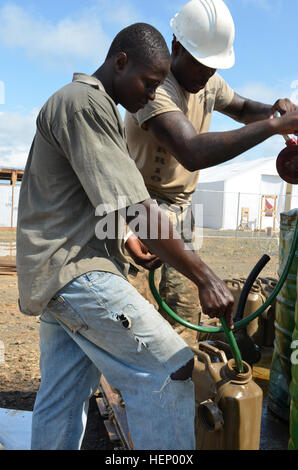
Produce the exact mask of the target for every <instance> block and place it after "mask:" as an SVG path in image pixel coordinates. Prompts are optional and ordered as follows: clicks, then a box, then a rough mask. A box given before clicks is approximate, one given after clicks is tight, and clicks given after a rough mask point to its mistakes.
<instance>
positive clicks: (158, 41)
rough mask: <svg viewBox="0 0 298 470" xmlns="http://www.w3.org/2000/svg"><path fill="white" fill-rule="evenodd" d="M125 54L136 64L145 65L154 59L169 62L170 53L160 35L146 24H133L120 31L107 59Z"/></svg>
mask: <svg viewBox="0 0 298 470" xmlns="http://www.w3.org/2000/svg"><path fill="white" fill-rule="evenodd" d="M119 52H125V53H126V55H127V57H128V58H129V59H130V58H131V59H133V60H134V61H135V62H136V63H144V64H146V63H147V62H148V61H150V62H151V61H152V60H154V59H156V58H159V59H167V60H170V52H169V49H168V46H167V44H166V41H165V39H164V37H163V36H162V35H161V33H160V32H159V31H158V30H157V29H156V28H154V27H153V26H151V25H150V24H147V23H135V24H133V25H131V26H128V27H127V28H125V29H123V30H122V31H120V33H118V34H117V36H116V37H115V39H114V40H113V42H112V44H111V47H110V49H109V52H108V55H107V59H110V58H112V57H115V56H116V55H117V54H118V53H119Z"/></svg>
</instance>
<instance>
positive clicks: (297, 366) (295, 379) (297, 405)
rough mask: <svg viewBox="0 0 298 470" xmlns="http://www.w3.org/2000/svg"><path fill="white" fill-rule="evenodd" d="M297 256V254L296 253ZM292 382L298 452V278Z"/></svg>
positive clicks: (292, 446) (294, 438)
mask: <svg viewBox="0 0 298 470" xmlns="http://www.w3.org/2000/svg"><path fill="white" fill-rule="evenodd" d="M296 256H297V252H296ZM292 340H293V343H292V346H293V347H292V354H291V359H292V360H291V362H292V381H291V384H290V395H291V408H290V442H289V449H290V450H298V277H297V300H296V311H295V329H294V333H293V337H292Z"/></svg>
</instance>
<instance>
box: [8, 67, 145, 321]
mask: <svg viewBox="0 0 298 470" xmlns="http://www.w3.org/2000/svg"><path fill="white" fill-rule="evenodd" d="M147 198H149V194H148V192H147V190H146V188H145V185H144V182H143V178H142V176H141V174H140V172H139V171H138V169H137V167H136V165H135V163H134V161H133V160H132V159H131V158H130V156H129V154H128V150H127V144H126V140H125V133H124V127H123V123H122V119H121V116H120V114H119V111H118V109H117V107H116V105H115V103H114V101H113V100H112V99H111V98H110V97H109V96H108V94H107V93H106V92H105V90H104V88H103V85H102V84H101V82H100V81H98V80H97V79H96V78H94V77H91V76H88V75H85V74H75V75H74V78H73V82H72V83H70V84H68V85H67V86H65V87H64V88H62V89H61V90H59V91H58V92H57V93H55V94H54V95H53V96H52V97H51V98H50V99H49V100H48V101H47V103H46V104H45V105H44V106H43V108H42V109H41V111H40V114H39V116H38V118H37V130H36V134H35V138H34V140H33V143H32V146H31V150H30V153H29V157H28V161H27V165H26V168H25V173H24V178H23V182H22V187H21V191H20V199H19V211H18V225H17V271H18V282H19V298H20V308H21V310H22V312H24V313H26V314H30V315H39V314H41V313H42V312H43V310H44V309H45V308H46V306H47V304H48V302H49V301H50V300H51V298H52V297H53V295H55V294H56V292H58V291H59V290H60V289H61V288H62V287H63V286H65V285H66V284H67V283H69V282H70V281H71V280H72V279H74V278H76V277H78V276H80V275H81V274H84V273H86V272H89V271H94V270H100V271H107V272H112V273H114V274H117V275H120V276H125V275H126V273H127V267H128V263H127V260H126V258H125V256H124V253H123V237H122V234H121V231H120V232H119V227H118V222H119V220H118V218H117V217H114V215H115V211H117V210H118V209H121V208H123V207H127V206H130V205H132V204H136V203H138V202H140V201H143V200H145V199H147ZM106 214H109V216H108V217H109V220H110V221H111V220H112V221H113V220H114V221H115V224H114V228H115V230H114V231H113V230H112V229H111V227H112V225H113V223H112V222H111V224H112V225H109V230H107V232H108V233H109V235H108V238H106V239H102V238H103V237H102V236H101V237H100V238H101V239H99V238H98V236H96V233H97V235H98V232H96V229H97V228H98V224H99V223H102V225H105V223H104V222H105V217H106ZM99 231H100V233H102V232H103V230H102V227H101V229H100V230H99Z"/></svg>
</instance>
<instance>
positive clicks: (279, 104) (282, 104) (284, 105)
mask: <svg viewBox="0 0 298 470" xmlns="http://www.w3.org/2000/svg"><path fill="white" fill-rule="evenodd" d="M276 111H278V112H279V113H280V114H281V115H283V114H286V113H293V112H294V111H298V107H297V106H296V105H295V104H294V103H292V101H291V100H289V99H288V98H284V99H279V100H277V101H276V102H275V103H274V105H273V106H272V117H274V113H275V112H276Z"/></svg>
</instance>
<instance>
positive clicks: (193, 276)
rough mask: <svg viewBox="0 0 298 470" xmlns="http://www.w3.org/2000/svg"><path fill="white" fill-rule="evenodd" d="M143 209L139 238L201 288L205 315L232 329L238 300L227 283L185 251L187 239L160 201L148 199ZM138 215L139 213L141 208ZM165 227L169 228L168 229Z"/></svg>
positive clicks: (130, 219) (198, 259) (139, 219)
mask: <svg viewBox="0 0 298 470" xmlns="http://www.w3.org/2000/svg"><path fill="white" fill-rule="evenodd" d="M142 206H143V207H144V211H141V214H140V215H139V216H138V225H139V227H142V230H141V231H140V232H142V233H143V235H142V236H140V234H139V233H138V234H137V235H138V237H139V238H140V239H141V241H142V242H143V243H145V245H146V247H148V248H149V250H150V252H151V253H154V254H155V255H157V256H158V257H159V258H160V259H161V261H162V262H165V263H168V264H170V265H171V266H173V267H174V268H175V269H177V271H179V272H180V273H181V274H183V275H184V276H186V277H187V278H188V279H190V280H191V281H192V282H194V283H195V284H196V285H197V287H198V288H199V297H200V302H201V305H202V309H203V311H204V313H205V314H207V315H209V316H210V317H221V316H225V317H226V319H227V322H228V325H229V326H230V327H231V326H232V325H233V320H232V310H233V303H234V299H233V296H232V294H231V292H230V291H229V289H228V287H227V286H226V284H225V283H224V282H223V281H222V280H221V279H219V278H218V277H217V276H216V275H215V274H214V273H213V271H212V270H211V269H210V268H209V267H208V266H207V265H206V264H205V263H204V262H203V261H202V260H201V258H200V257H199V256H198V255H196V254H195V253H193V252H192V251H191V250H187V249H185V245H184V242H183V240H182V239H181V237H180V236H179V235H178V233H177V232H176V231H175V229H174V228H173V225H172V223H171V222H170V220H169V219H168V217H167V215H166V214H165V213H164V212H163V211H162V210H161V209H160V208H159V207H158V205H157V204H156V202H154V201H152V200H151V199H148V200H146V201H143V202H142ZM129 209H130V210H129V212H131V213H134V206H131V207H130V208H129ZM131 209H132V210H131ZM136 212H139V211H138V209H137V210H136ZM134 219H135V217H134V216H129V217H128V216H126V222H127V223H128V224H129V222H131V221H132V220H134ZM165 227H167V228H166V230H165ZM144 228H146V230H144ZM132 230H133V228H132ZM164 230H165V232H166V233H167V236H166V237H163V233H165V232H164ZM146 233H147V234H150V233H154V234H156V236H155V237H154V238H150V236H149V235H146Z"/></svg>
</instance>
